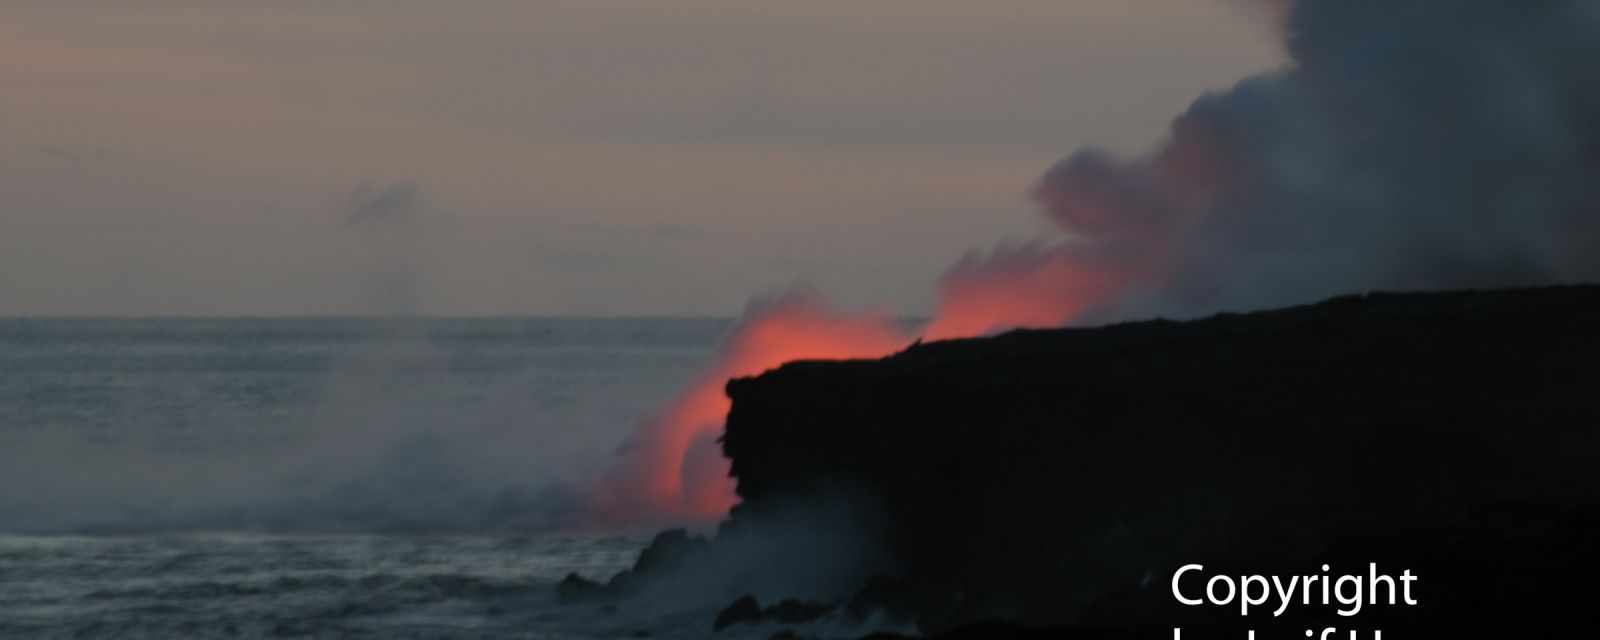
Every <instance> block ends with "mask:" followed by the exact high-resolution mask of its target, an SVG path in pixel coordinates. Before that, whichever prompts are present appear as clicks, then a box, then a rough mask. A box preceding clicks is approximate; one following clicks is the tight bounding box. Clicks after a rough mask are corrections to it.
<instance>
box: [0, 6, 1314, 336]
mask: <svg viewBox="0 0 1600 640" xmlns="http://www.w3.org/2000/svg"><path fill="white" fill-rule="evenodd" d="M262 5H271V6H270V7H268V8H264V7H263V6H262ZM1270 20H1271V18H1270V17H1268V16H1266V15H1264V14H1262V13H1260V12H1256V11H1252V10H1249V9H1247V8H1246V7H1244V6H1243V3H1241V2H1238V0H1048V1H1047V0H990V1H987V2H970V1H959V2H958V1H955V0H915V1H913V0H813V1H811V2H806V3H787V4H784V5H768V4H766V3H751V2H748V1H747V0H742V1H736V0H676V1H672V2H665V1H662V0H654V1H644V0H584V1H582V2H577V1H572V2H568V1H511V0H461V1H459V2H450V3H442V2H434V1H426V2H424V1H421V0H388V1H383V2H378V1H355V0H324V1H318V2H312V1H301V0H292V1H285V2H273V3H262V2H245V1H243V0H208V1H204V2H202V1H198V0H192V1H189V2H170V1H168V2H157V1H150V0H131V1H129V0H123V1H117V2H112V1H111V0H97V1H93V2H90V1H84V0H49V1H45V0H5V7H4V10H3V11H0V87H3V89H0V315H13V316H14V315H117V316H144V315H322V314H365V313H418V314H429V315H488V314H494V315H503V314H559V315H732V314H735V313H737V312H738V311H739V310H740V308H741V307H743V305H744V304H745V302H746V300H748V299H749V298H751V297H752V296H755V295H759V294H762V293H765V292H770V291H773V290H776V289H782V288H786V287H790V286H795V285H807V286H811V287H815V288H816V289H818V290H820V291H823V292H825V293H826V294H828V295H829V296H830V297H832V298H833V299H835V300H836V301H838V302H839V303H840V304H841V305H843V306H847V307H851V308H870V309H876V310H881V311H886V312H891V313H904V314H920V313H925V312H926V311H927V310H928V309H929V308H931V306H932V305H933V301H934V296H935V287H934V282H935V281H936V280H937V278H938V276H939V274H940V273H941V272H943V271H944V270H945V268H946V267H947V266H948V265H950V264H951V263H953V262H955V261H956V260H957V259H958V258H960V257H961V256H962V255H963V254H964V253H966V252H968V251H970V250H974V249H980V250H981V249H986V248H989V247H992V246H995V245H996V243H1003V242H1021V241H1027V240H1030V239H1033V238H1036V237H1040V236H1041V235H1043V234H1053V233H1055V232H1054V231H1052V230H1051V229H1052V228H1053V227H1052V225H1051V223H1050V222H1048V221H1047V220H1044V219H1043V217H1042V216H1039V215H1038V214H1037V212H1036V211H1034V210H1033V209H1034V207H1033V205H1032V204H1031V203H1030V202H1029V200H1028V197H1027V192H1028V190H1029V188H1030V186H1031V185H1032V184H1034V183H1035V181H1036V180H1038V179H1039V177H1040V176H1041V175H1042V174H1043V173H1044V172H1045V170H1046V169H1047V168H1049V167H1050V166H1051V165H1052V164H1053V163H1054V162H1055V161H1057V160H1058V159H1060V158H1061V157H1063V156H1064V155H1066V154H1068V153H1070V152H1072V151H1073V150H1074V149H1077V148H1079V147H1083V146H1091V145H1092V146H1096V147H1103V148H1107V149H1111V150H1114V151H1117V152H1133V151H1137V150H1140V149H1144V148H1148V147H1150V146H1151V145H1153V144H1156V143H1158V142H1159V140H1158V139H1155V138H1158V137H1159V136H1160V135H1161V134H1162V133H1163V132H1165V131H1166V130H1167V127H1168V125H1169V122H1170V120H1171V118H1172V115H1173V114H1174V113H1179V112H1182V111H1183V110H1184V109H1185V108H1186V107H1187V106H1188V105H1189V104H1190V103H1192V102H1193V101H1194V100H1195V99H1196V98H1197V97H1199V96H1200V95H1202V94H1203V93H1205V92H1206V91H1208V90H1214V89H1225V88H1227V87H1229V86H1231V85H1232V84H1233V83H1234V82H1235V81H1237V80H1238V79H1239V78H1242V77H1245V76H1248V75H1251V74H1253V73H1257V72H1261V71H1264V70H1268V69H1272V68H1274V67H1277V66H1279V65H1281V64H1282V63H1283V60H1284V54H1283V52H1282V51H1281V47H1280V46H1279V45H1278V44H1277V38H1276V36H1275V34H1274V33H1273V31H1274V30H1273V29H1272V28H1271V25H1270V24H1268V23H1269V22H1270Z"/></svg>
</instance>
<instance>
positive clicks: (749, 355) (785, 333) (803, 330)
mask: <svg viewBox="0 0 1600 640" xmlns="http://www.w3.org/2000/svg"><path fill="white" fill-rule="evenodd" d="M909 342H910V338H909V337H908V336H906V335H904V334H902V333H901V332H900V331H898V330H897V329H896V328H895V327H894V326H893V324H892V323H890V322H888V321H886V320H884V319H882V318H879V317H877V316H871V315H854V316H851V315H842V314H839V313H836V312H833V311H831V310H829V309H827V308H826V307H825V306H824V305H823V304H822V303H821V302H820V301H819V300H818V299H817V298H815V297H814V296H809V295H790V296H786V297H784V298H781V299H778V300H774V301H770V302H768V303H766V304H763V305H758V307H757V308H755V309H754V310H753V311H751V312H750V313H748V314H747V315H746V317H745V319H744V320H743V321H742V322H741V323H740V324H739V326H738V327H737V328H736V329H735V330H734V333H733V335H732V336H731V337H730V338H729V339H728V341H727V342H726V343H725V344H724V346H723V348H722V351H721V353H720V354H719V355H718V358H717V360H716V362H715V364H714V365H713V366H712V368H711V369H710V370H709V371H707V372H706V373H705V374H704V375H702V376H701V377H700V378H699V379H698V380H696V381H695V383H694V384H692V385H690V386H689V388H688V389H686V390H685V391H684V392H683V393H682V394H680V395H679V396H678V397H677V398H675V399H674V400H673V401H672V402H671V403H670V404H669V405H667V407H666V408H665V409H663V410H662V411H661V412H660V413H659V414H657V415H656V416H655V417H654V418H653V419H651V420H649V421H648V422H647V423H645V424H644V425H643V428H642V430H641V432H640V434H639V436H638V437H639V440H640V442H638V443H637V445H638V449H637V450H635V451H634V452H632V455H630V456H629V460H628V461H627V462H628V463H629V464H631V468H630V469H627V470H625V473H626V477H625V478H623V479H621V481H620V484H621V486H614V487H612V491H613V492H617V491H621V492H622V493H623V495H622V496H618V495H612V496H609V498H610V499H611V500H612V501H613V502H620V503H621V504H615V505H612V506H613V507H614V508H615V507H620V508H625V509H632V510H638V509H641V508H642V509H644V510H645V511H648V512H650V515H651V516H653V517H665V518H673V519H681V520H696V521H703V520H714V519H716V518H720V517H722V516H723V515H725V514H726V513H727V512H728V509H729V507H732V506H733V504H734V502H735V501H736V499H735V496H734V493H733V481H732V479H731V478H729V477H728V461H727V459H726V458H723V457H722V456H721V453H720V451H716V452H715V453H714V454H710V453H708V452H707V451H706V447H709V446H711V442H710V441H711V440H713V439H715V438H716V437H717V436H719V435H721V432H722V423H723V419H724V417H726V416H727V413H728V408H729V400H728V397H727V395H726V394H724V393H723V387H724V385H726V384H727V381H728V380H729V379H731V378H737V377H742V376H751V375H756V374H759V373H761V372H763V371H766V370H768V369H772V368H775V367H777V366H779V365H782V364H783V363H785V362H790V361H794V360H815V359H848V358H870V357H878V356H883V355H887V354H890V353H894V352H895V351H898V350H900V349H901V348H903V347H904V346H905V345H906V344H907V343H909ZM641 503H642V504H641ZM613 515H623V514H613ZM631 515H636V514H631Z"/></svg>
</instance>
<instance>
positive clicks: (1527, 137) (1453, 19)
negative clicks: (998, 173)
mask: <svg viewBox="0 0 1600 640" xmlns="http://www.w3.org/2000/svg"><path fill="white" fill-rule="evenodd" d="M1277 4H1278V5H1283V4H1286V3H1277ZM1284 20H1285V22H1284V30H1285V42H1286V48H1287V51H1288V52H1289V55H1290V58H1291V64H1290V65H1289V66H1288V67H1287V68H1286V69H1283V70H1280V71H1278V72H1274V73H1270V74H1265V75H1261V76H1257V77H1253V78H1249V79H1246V80H1244V81H1243V82H1241V83H1239V84H1238V85H1237V86H1235V87H1233V88H1232V89H1229V90H1227V91H1223V92H1219V93H1213V94H1209V95H1206V96H1203V97H1201V98H1200V99H1199V100H1197V101H1196V102H1195V103H1194V104H1193V106H1191V107H1190V109H1189V110H1188V111H1187V112H1186V113H1184V114H1183V115H1181V116H1179V117H1178V119H1177V120H1176V121H1175V122H1174V123H1173V125H1172V129H1171V131H1170V134H1169V136H1168V139H1167V140H1166V142H1165V143H1164V145H1163V146H1161V147H1160V148H1159V149H1157V150H1156V151H1155V152H1154V153H1152V154H1150V155H1148V156H1146V157H1143V158H1138V159H1135V160H1119V159H1116V158H1114V157H1112V156H1111V155H1110V154H1108V153H1105V152H1103V151H1100V150H1096V149H1087V150H1082V151H1079V152H1077V153H1075V154H1073V155H1072V156H1070V157H1068V158H1066V159H1065V160H1062V161H1061V162H1060V163H1059V164H1057V165H1056V166H1055V167H1054V168H1052V169H1051V170H1050V171H1049V172H1048V173H1047V174H1046V175H1045V176H1044V178H1043V179H1042V180H1041V181H1040V183H1039V184H1038V186H1037V187H1036V189H1035V192H1034V194H1035V196H1036V198H1037V199H1038V201H1039V202H1040V203H1041V204H1042V205H1043V206H1044V207H1045V208H1046V210H1047V212H1048V213H1049V215H1050V216H1051V217H1052V218H1054V219H1055V220H1056V221H1057V222H1059V223H1060V224H1061V225H1062V226H1064V227H1065V228H1066V229H1067V230H1068V231H1070V232H1072V233H1073V234H1075V235H1077V236H1080V237H1083V238H1086V239H1088V240H1090V241H1091V244H1093V245H1094V246H1096V249H1097V250H1096V251H1094V252H1093V253H1092V254H1085V255H1092V256H1093V257H1092V261H1094V262H1096V263H1102V264H1103V263H1106V262H1107V261H1109V262H1111V263H1114V264H1116V265H1117V266H1118V268H1119V269H1120V270H1122V272H1125V273H1129V274H1132V275H1130V280H1131V282H1130V286H1129V287H1128V288H1127V289H1125V290H1124V291H1123V292H1122V293H1121V295H1120V296H1119V297H1120V298H1121V302H1120V305H1121V306H1122V307H1124V308H1122V309H1121V310H1120V313H1119V314H1118V315H1122V314H1140V315H1143V314H1150V313H1167V314H1179V315H1188V314H1193V313H1199V312H1204V311H1211V310H1216V309H1224V308H1226V309H1245V308H1257V307H1262V306H1273V305H1281V304H1289V303H1298V302H1306V301H1310V300H1313V299H1317V298H1321V297H1326V296H1330V295H1335V294H1340V293H1348V292H1356V291H1364V290H1372V289H1446V288H1466V287H1490V286H1517V285H1529V284H1542V283H1552V282H1571V281H1579V280H1595V279H1597V278H1600V253H1597V252H1596V251H1595V250H1596V249H1597V248H1600V247H1597V246H1596V245H1597V242H1600V215H1597V214H1600V3H1596V2H1592V1H1589V0H1547V1H1540V0H1384V1H1381V2H1380V1H1376V0H1301V1H1299V2H1296V3H1294V4H1293V5H1291V6H1288V7H1287V13H1286V14H1284Z"/></svg>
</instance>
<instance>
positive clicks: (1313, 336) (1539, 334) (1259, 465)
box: [723, 287, 1600, 637]
mask: <svg viewBox="0 0 1600 640" xmlns="http://www.w3.org/2000/svg"><path fill="white" fill-rule="evenodd" d="M1597 365H1600V287H1562V288H1545V289H1530V290H1515V291H1488V292H1461V293H1436V294H1383V295H1367V296H1353V297H1346V298H1339V299H1335V300H1331V301H1328V302H1325V303H1322V304H1317V305H1311V306H1306V307H1299V308H1293V309H1286V310H1278V311H1268V312H1261V313H1251V314H1244V315H1223V316H1217V317H1214V318H1209V319H1204V320H1197V321H1192V322H1167V321H1155V322H1141V323H1133V324H1124V325H1118V326H1112V327H1106V328H1099V329H1062V330H1049V331H1018V332H1013V333H1008V334H1005V335H1001V336H998V337H994V338H986V339H972V340H958V341H950V342H940V343H931V344H922V345H918V346H916V347H914V348H912V349H910V350H907V351H905V352H903V353H900V354H897V355H894V356H892V357H889V358H885V359H882V360H877V361H851V362H799V363H791V364H788V365H785V366H784V367H782V368H779V369H777V370H774V371H770V372H768V373H766V374H763V375H761V376H758V377H754V378H748V379H740V380H734V381H731V382H730V383H729V384H728V393H729V395H730V396H731V397H732V399H733V410H732V412H731V413H730V415H729V417H728V422H727V431H726V435H725V437H724V441H723V444H724V450H725V452H726V454H727V455H728V456H729V458H731V459H732V462H733V474H734V475H735V477H736V479H737V481H738V493H739V495H740V497H741V498H742V500H743V502H742V504H740V505H739V506H738V507H736V508H735V509H734V512H733V514H732V519H731V522H730V523H729V525H728V527H727V528H728V529H731V530H738V529H741V528H749V527H757V526H759V525H760V523H762V522H765V521H769V520H777V519H782V518H786V517H791V518H792V516H789V515H785V514H789V513H792V512H793V511H794V510H796V509H802V510H803V509H804V508H808V507H812V506H816V505H828V504H839V503H849V504H855V505H870V509H869V510H870V511H871V512H872V513H875V514H878V517H876V518H871V517H865V518H856V519H849V520H847V522H848V525H847V526H852V527H857V528H858V529H859V530H858V531H855V532H852V535H859V536H860V537H861V538H862V539H863V540H871V541H872V543H873V544H874V545H875V548H879V549H881V550H882V553H881V555H880V556H877V558H878V559H879V560H880V561H881V562H882V563H883V567H882V570H881V571H879V573H883V574H885V576H886V578H885V579H884V580H883V581H879V582H877V583H875V584H876V585H877V586H876V587H874V588H876V589H877V593H876V594H875V595H873V596H871V597H870V598H867V599H866V600H862V598H861V597H860V596H858V598H857V600H861V602H852V603H850V604H849V605H848V608H849V609H857V608H862V607H870V606H871V604H870V602H871V601H875V600H876V601H885V602H888V601H896V602H900V603H909V604H904V605H903V606H902V608H905V607H909V608H911V609H913V611H912V615H914V616H915V617H916V618H917V620H918V621H919V622H920V623H921V625H922V627H923V628H924V629H925V630H929V631H934V632H940V631H946V632H949V633H953V634H957V635H954V636H952V637H965V636H960V635H959V634H960V633H961V632H960V631H959V629H961V628H962V627H961V626H960V625H963V624H968V623H974V622H978V621H982V620H986V619H991V618H999V619H1004V620H1010V621H1013V622H1016V623H1019V624H1023V625H1034V626H1038V625H1077V626H1078V627H1086V626H1094V627H1097V628H1105V629H1132V628H1144V629H1147V630H1149V629H1156V630H1158V631H1160V630H1161V628H1163V627H1164V626H1165V625H1169V624H1173V623H1175V622H1184V623H1193V624H1215V625H1224V626H1225V625H1230V624H1234V625H1237V626H1239V627H1240V628H1243V627H1244V625H1241V624H1238V623H1240V622H1241V621H1240V620H1239V619H1238V617H1237V614H1236V612H1234V611H1231V610H1226V609H1224V610H1220V611H1219V610H1217V609H1214V608H1199V609H1196V608H1179V607H1177V606H1176V604H1175V603H1174V602H1173V598H1172V596H1171V594H1170V592H1169V591H1168V587H1167V585H1168V580H1169V579H1170V577H1171V575H1172V572H1173V571H1174V570H1175V569H1176V568H1177V567H1179V566H1181V565H1183V564H1187V563H1205V564H1206V565H1207V566H1208V568H1211V569H1214V570H1217V571H1230V572H1232V573H1234V574H1236V575H1237V574H1240V573H1258V574H1268V575H1271V574H1274V573H1281V574H1284V575H1291V574H1303V573H1308V572H1314V571H1315V570H1316V569H1318V568H1319V567H1318V565H1320V564H1321V563H1322V562H1324V561H1328V562H1332V563H1334V564H1338V565H1341V566H1336V567H1335V569H1336V570H1337V569H1348V570H1349V571H1351V572H1354V571H1355V570H1357V569H1360V568H1363V567H1365V566H1366V563H1367V562H1374V561H1376V562H1388V563H1395V565H1394V566H1395V568H1396V570H1398V569H1400V568H1405V567H1404V565H1408V564H1409V565H1414V566H1411V567H1410V568H1412V569H1413V570H1415V571H1417V572H1418V574H1419V575H1421V576H1422V578H1421V583H1422V585H1424V586H1423V587H1422V588H1423V589H1424V593H1428V594H1431V596H1430V599H1429V600H1425V601H1424V604H1423V605H1422V606H1420V607H1418V608H1415V609H1412V610H1408V611H1406V612H1405V615H1406V616H1409V617H1408V618H1406V619H1405V620H1400V621H1399V622H1396V623H1395V624H1416V625H1418V626H1419V628H1421V627H1428V628H1433V629H1441V628H1444V627H1441V626H1440V625H1441V624H1445V623H1446V622H1448V621H1451V620H1455V621H1457V622H1463V621H1464V620H1466V619H1467V618H1460V617H1459V616H1462V615H1467V616H1469V617H1470V620H1471V621H1472V624H1475V625H1478V626H1477V627H1475V628H1477V629H1478V630H1480V631H1481V630H1484V629H1492V628H1494V626H1493V624H1494V621H1493V619H1492V618H1493V616H1495V615H1500V614H1504V615H1505V616H1507V619H1510V618H1520V619H1521V621H1522V623H1523V624H1522V625H1521V626H1520V627H1519V628H1520V629H1524V630H1526V629H1530V628H1531V629H1538V628H1541V627H1540V626H1538V625H1539V624H1541V623H1550V624H1555V622H1552V621H1555V620H1565V621H1574V620H1581V619H1585V616H1588V615H1589V614H1588V613H1587V611H1586V610H1585V609H1586V608H1585V607H1581V606H1580V607H1575V608H1570V607H1569V608H1567V609H1560V608H1553V607H1551V606H1546V605H1538V603H1540V602H1554V603H1570V602H1573V599H1574V598H1575V596H1573V595H1572V594H1574V593H1578V594H1588V593H1592V587H1585V586H1582V585H1581V583H1578V582H1574V581H1573V580H1569V578H1574V577H1576V576H1581V575H1583V574H1582V573H1572V572H1583V571H1589V572H1592V571H1593V570H1594V568H1595V567H1596V558H1595V553H1594V549H1595V548H1596V547H1597V546H1600V537H1597V536H1600V529H1597V528H1596V527H1595V526H1594V522H1595V521H1596V518H1595V517H1594V514H1595V513H1597V511H1595V510H1594V509H1593V507H1594V505H1596V504H1600V471H1597V470H1600V376H1597V375H1596V374H1595V372H1596V367H1597ZM1508 514H1510V515H1508ZM1380 556H1381V557H1380ZM1507 581H1515V584H1514V585H1508V584H1507ZM896 584H898V585H902V586H901V587H899V588H898V590H897V589H895V588H888V587H884V586H883V585H896ZM863 586H867V584H866V582H865V581H863ZM871 590H872V589H865V590H864V591H871ZM1485 594H1491V595H1485ZM1487 604H1493V605H1494V606H1493V607H1490V608H1488V609H1485V606H1486V605H1487ZM1535 608H1537V609H1538V611H1533V609H1535ZM1325 612H1326V613H1329V615H1328V616H1327V617H1326V618H1327V619H1330V620H1332V621H1333V622H1335V623H1343V624H1339V625H1338V626H1340V627H1341V628H1344V629H1352V628H1355V629H1369V628H1372V627H1373V625H1372V624H1368V623H1365V622H1362V623H1359V624H1355V625H1352V624H1350V623H1351V621H1350V620H1344V619H1334V618H1332V616H1331V610H1325ZM1382 615H1383V614H1380V613H1373V614H1370V615H1368V616H1366V617H1362V618H1357V619H1356V620H1358V621H1365V620H1378V619H1383V618H1382V617H1381V616H1382ZM1529 616H1533V618H1530V617H1529ZM1541 616H1542V617H1541ZM1314 617H1315V616H1313V618H1314ZM1322 619H1323V618H1316V619H1315V620H1313V619H1311V618H1307V619H1305V620H1300V619H1297V618H1293V617H1292V616H1289V617H1285V618H1284V620H1283V621H1279V622H1273V623H1270V624H1262V623H1260V621H1258V620H1252V621H1250V622H1254V623H1256V628H1258V629H1263V631H1262V632H1263V633H1267V634H1268V637H1289V635H1294V636H1295V637H1299V636H1300V634H1301V631H1302V630H1303V629H1307V628H1311V627H1310V626H1294V625H1296V624H1302V623H1304V624H1305V625H1309V624H1311V623H1313V622H1316V621H1319V620H1322ZM1530 619H1531V620H1532V622H1531V624H1532V626H1529V624H1530V622H1529V621H1530ZM1290 620H1295V622H1292V623H1291V622H1289V621H1290ZM1463 624H1464V622H1463ZM1430 625H1431V626H1430ZM1214 628H1222V627H1220V626H1219V627H1214ZM1380 628H1382V627H1380ZM1019 629H1020V628H1019ZM1265 629H1277V631H1276V636H1274V635H1273V632H1271V631H1266V630H1265ZM1385 630H1386V631H1387V630H1388V629H1387V628H1386V629H1385ZM990 632H991V633H994V632H995V631H994V630H993V629H990ZM1018 633H1021V632H1020V631H1018ZM1074 633H1075V634H1076V635H1075V636H1073V637H1102V636H1100V635H1095V634H1098V633H1099V632H1093V633H1090V632H1089V631H1085V630H1082V629H1080V631H1078V632H1074ZM1108 633H1110V632H1108ZM1390 633H1391V635H1392V634H1393V633H1394V632H1390ZM1084 634H1090V635H1084ZM1170 634H1171V632H1170V629H1165V630H1164V632H1163V633H1162V634H1161V636H1160V637H1170ZM1104 637H1112V636H1104ZM1115 637H1125V636H1115ZM1206 637H1220V636H1206ZM1229 637H1232V636H1229ZM1239 637H1243V636H1242V635H1240V636H1239ZM1340 637H1343V635H1341V636H1340ZM1411 637H1442V636H1426V635H1424V636H1415V635H1413V636H1411Z"/></svg>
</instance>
